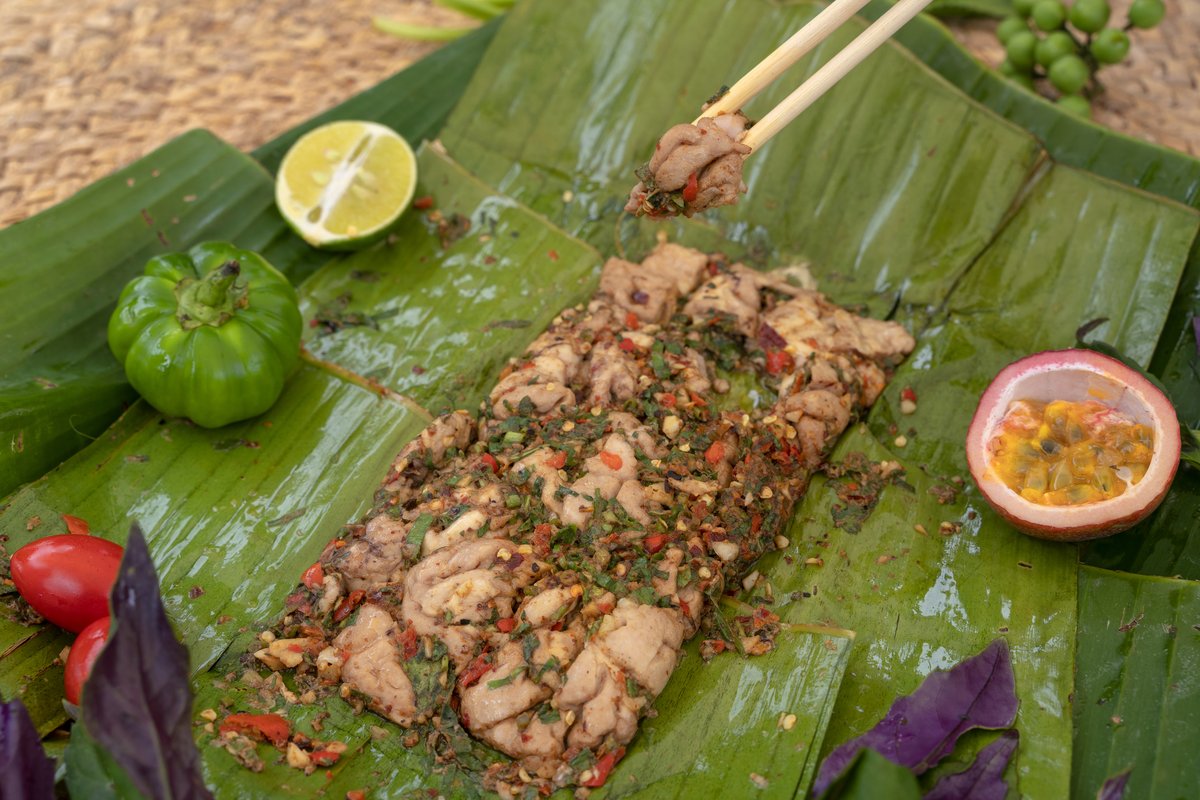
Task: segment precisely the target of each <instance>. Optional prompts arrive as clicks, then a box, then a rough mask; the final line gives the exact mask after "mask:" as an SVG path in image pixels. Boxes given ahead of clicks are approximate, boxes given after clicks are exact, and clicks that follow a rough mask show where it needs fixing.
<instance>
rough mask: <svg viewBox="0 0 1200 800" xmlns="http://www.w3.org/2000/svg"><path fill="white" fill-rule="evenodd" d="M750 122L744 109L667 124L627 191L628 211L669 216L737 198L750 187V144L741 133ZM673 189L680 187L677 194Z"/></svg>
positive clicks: (732, 200)
mask: <svg viewBox="0 0 1200 800" xmlns="http://www.w3.org/2000/svg"><path fill="white" fill-rule="evenodd" d="M748 125H749V121H748V120H747V119H746V117H745V116H743V115H742V114H741V113H740V112H738V113H734V114H723V115H721V116H719V117H715V118H712V117H704V118H702V119H699V120H697V121H696V124H695V125H686V124H685V125H675V126H672V127H671V128H668V129H667V132H666V133H664V134H663V135H662V138H660V139H659V140H658V143H657V144H656V145H655V146H654V155H653V156H651V158H650V162H649V163H648V164H646V166H645V167H643V168H641V169H639V170H638V176H639V177H640V178H641V180H640V181H638V183H637V185H636V186H634V187H633V189H632V190H631V191H630V192H629V202H628V203H626V205H625V210H626V211H628V212H629V213H630V214H637V215H639V216H640V215H642V214H648V215H650V216H652V217H668V216H676V215H678V214H684V215H686V216H689V217H690V216H692V214H695V213H697V212H699V211H705V210H707V209H709V208H713V207H715V206H721V205H730V204H732V203H736V202H737V200H738V196H739V195H741V194H742V193H744V192H745V191H746V184H745V183H743V181H742V162H743V160H744V159H745V157H746V155H748V154H749V153H750V148H749V147H747V146H746V145H744V144H742V143H741V142H740V141H739V139H740V138H741V136H742V134H743V133H744V132H745V130H746V128H747V127H748ZM673 193H678V197H677V198H676V197H675V196H674V195H673Z"/></svg>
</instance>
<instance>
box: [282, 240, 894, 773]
mask: <svg viewBox="0 0 1200 800" xmlns="http://www.w3.org/2000/svg"><path fill="white" fill-rule="evenodd" d="M912 347H913V339H912V337H911V336H909V334H908V333H907V332H906V331H905V330H904V328H902V327H901V326H900V325H898V324H896V323H893V322H880V321H877V320H871V319H865V318H862V317H858V316H855V315H853V314H851V313H849V312H847V311H845V310H844V309H841V308H839V307H837V306H835V305H833V304H831V303H830V302H828V301H827V300H826V299H825V298H824V297H823V296H822V295H820V294H819V293H817V292H815V291H810V290H805V289H801V288H798V287H796V286H794V285H793V284H791V283H789V282H788V281H787V280H785V279H784V278H783V277H782V274H781V273H774V274H772V273H758V272H755V271H754V270H751V269H748V268H746V267H744V266H742V265H740V264H727V263H725V262H724V261H723V260H721V259H720V258H717V257H709V256H706V255H705V254H703V253H700V252H697V251H695V250H690V249H687V248H684V247H680V246H678V245H673V244H662V245H660V246H659V247H658V248H656V249H655V250H654V251H653V252H652V253H651V254H650V255H649V256H648V257H647V258H646V259H645V260H644V261H643V262H642V263H641V264H635V263H632V262H627V261H622V260H620V259H610V260H609V261H608V262H607V263H606V264H605V266H604V269H603V273H602V276H601V280H600V289H599V291H598V292H597V294H596V295H595V297H594V298H593V299H592V301H591V302H590V303H588V304H587V305H586V306H578V307H576V308H572V309H568V310H566V311H564V312H562V314H560V315H559V316H558V318H557V319H556V320H555V321H554V322H553V324H552V325H551V326H550V327H549V329H548V330H546V331H545V332H544V333H542V334H541V335H540V336H538V338H537V339H536V340H535V341H534V342H533V344H531V345H530V346H529V348H528V349H527V350H526V352H525V354H524V355H523V356H522V357H520V358H519V359H516V360H515V361H514V362H513V363H511V364H510V365H509V366H508V368H507V369H506V370H505V371H504V373H503V375H502V377H501V378H500V380H499V382H498V383H497V384H496V386H495V387H494V388H493V389H492V391H491V393H490V395H489V397H488V398H487V400H486V401H485V402H484V403H483V406H482V410H481V413H480V414H479V416H478V418H473V417H472V416H470V415H468V414H467V413H466V412H462V411H458V412H455V413H453V414H448V415H445V416H443V417H440V418H438V419H436V420H435V421H434V422H433V423H432V424H431V425H430V426H429V428H428V429H427V430H426V431H425V432H424V433H422V434H421V435H420V436H419V437H418V438H417V439H415V440H414V441H413V442H411V443H410V444H409V445H408V446H406V447H405V448H404V450H403V451H402V452H401V453H400V454H399V456H398V457H397V458H396V460H395V462H394V464H393V465H392V468H391V470H390V472H389V475H388V476H387V479H386V480H385V481H384V483H383V486H382V488H381V489H380V491H379V492H378V493H377V495H376V504H375V507H374V509H373V510H372V511H371V512H369V513H368V514H367V515H366V516H365V518H364V519H363V520H362V521H361V523H360V524H358V525H355V526H352V529H351V532H350V534H349V535H347V536H345V537H343V538H340V539H338V540H336V541H335V542H333V543H331V545H330V546H329V547H328V548H327V549H326V552H325V554H324V555H323V556H322V558H321V561H320V562H319V564H317V565H314V567H313V568H312V569H310V570H309V571H308V572H306V573H305V582H304V586H303V587H301V589H300V590H299V591H298V592H297V593H296V594H294V595H293V596H292V598H290V599H289V609H291V612H290V613H289V615H288V616H287V617H286V618H285V620H284V625H283V626H282V627H281V630H280V636H279V639H277V640H276V641H275V642H273V643H271V645H270V646H269V647H267V648H264V649H263V650H261V651H259V657H260V659H262V660H263V661H264V662H266V663H268V664H270V665H272V666H275V667H276V668H286V667H291V668H295V669H297V670H298V671H300V672H303V673H304V675H306V676H308V677H307V678H305V679H306V680H309V681H313V682H315V683H316V684H318V685H319V684H324V685H328V686H336V685H337V684H339V683H341V684H342V687H343V692H342V694H343V696H347V697H350V698H351V699H353V698H359V699H360V701H361V702H363V703H365V704H366V705H368V706H369V707H370V708H372V709H374V710H375V711H377V712H378V713H379V714H381V715H382V716H384V717H387V718H388V719H390V720H392V721H393V722H395V723H397V724H398V725H401V726H405V727H410V726H414V725H415V726H421V725H422V724H426V723H430V722H431V721H433V722H436V723H437V725H436V730H439V731H441V734H439V735H445V732H446V731H447V725H451V724H455V725H456V724H459V723H461V725H462V727H463V728H465V730H466V731H468V732H469V733H470V734H471V735H473V736H474V737H476V738H478V739H479V740H482V741H483V742H486V743H487V744H489V745H491V746H492V747H494V748H496V749H497V750H499V751H501V752H503V753H505V754H507V755H508V756H509V757H510V758H511V759H512V760H511V761H510V762H507V763H500V764H493V765H492V766H490V767H488V768H487V770H486V772H485V773H484V774H483V775H482V776H481V777H482V780H483V781H484V783H485V785H486V786H488V787H489V788H491V789H493V790H495V791H498V792H500V793H501V794H503V795H505V796H509V797H515V796H523V793H524V792H525V790H526V789H527V788H528V787H530V786H533V787H534V788H536V789H539V790H549V789H552V788H555V787H562V786H570V785H577V786H583V787H595V786H599V785H601V784H602V783H603V782H604V780H605V779H606V778H607V775H608V773H609V771H610V770H611V769H612V768H613V766H614V764H615V763H616V762H617V761H618V760H619V758H620V757H621V755H622V754H623V753H624V752H625V748H626V746H627V745H628V744H629V743H630V741H631V740H632V739H633V737H634V736H635V734H636V732H637V729H638V724H639V721H640V720H641V719H642V718H643V717H644V716H645V715H646V713H647V712H648V711H649V710H650V708H651V706H652V704H653V702H654V699H655V697H657V696H658V694H659V693H660V692H661V691H662V690H663V687H664V686H665V685H666V683H667V681H668V680H669V679H670V677H671V673H672V671H673V670H674V669H675V667H676V665H677V663H678V661H679V658H680V651H681V648H682V646H683V644H684V642H686V641H687V640H688V639H690V638H691V637H693V636H694V635H696V633H697V632H698V631H699V630H700V629H701V628H702V627H705V626H706V620H712V619H713V615H712V612H713V611H714V609H713V606H712V603H713V601H714V598H718V597H720V595H721V594H722V592H723V591H724V590H725V587H726V586H734V585H736V583H735V581H737V580H738V579H739V576H741V575H742V574H743V573H744V572H746V571H747V570H748V569H749V567H750V565H751V564H753V563H754V561H755V560H756V559H757V558H758V557H759V556H760V555H762V554H763V553H764V552H766V551H768V550H771V549H774V548H775V547H776V546H777V545H776V537H777V536H779V535H780V533H781V530H782V528H783V526H784V525H785V524H786V521H787V520H788V518H789V515H790V512H791V509H792V507H793V505H794V503H795V502H796V500H797V498H799V497H800V496H802V495H803V493H804V490H805V487H806V486H807V483H808V480H809V478H810V476H811V475H812V473H813V471H814V470H815V469H816V468H818V467H819V466H820V465H821V463H822V461H823V459H824V458H825V455H826V454H827V453H828V451H829V449H830V448H831V447H832V445H833V443H834V441H835V439H836V437H837V436H838V435H839V434H840V433H841V432H842V431H843V430H844V429H845V428H846V426H847V425H848V424H849V423H850V422H851V420H852V419H854V418H855V417H856V416H857V415H859V414H860V413H861V412H862V411H863V410H864V409H866V408H867V407H868V406H870V405H871V403H872V402H874V400H875V399H876V398H877V397H878V396H879V393H880V392H881V391H882V389H883V387H884V385H885V383H886V381H887V378H888V374H889V371H890V370H891V369H892V367H893V366H895V365H896V364H897V363H898V362H899V361H900V360H901V359H902V358H903V357H904V356H905V355H906V354H907V353H908V352H909V351H911V349H912ZM739 371H751V372H755V373H757V374H759V375H760V376H761V377H762V379H763V382H764V384H765V385H766V386H768V387H770V388H771V389H773V390H775V391H777V393H778V394H777V399H776V401H775V402H774V404H773V405H772V406H770V407H769V408H765V409H761V410H759V411H756V412H751V411H747V410H742V409H741V408H739V407H738V406H737V404H736V403H735V402H733V401H732V400H730V399H726V398H724V397H723V395H724V394H726V393H728V392H729V384H728V382H727V381H725V380H723V379H722V378H721V377H720V375H721V374H733V373H736V372H739ZM723 408H725V409H727V410H722V409H723ZM719 635H720V634H718V633H711V636H712V637H718V636H719ZM735 638H737V641H736V642H732V644H733V645H734V646H736V647H739V648H744V649H745V650H746V651H747V652H751V653H754V652H764V651H766V650H768V649H770V647H772V646H773V645H772V642H771V641H769V640H767V639H761V640H760V639H757V638H754V637H749V638H746V639H742V638H741V637H740V636H737V637H735ZM279 642H285V644H284V645H281V646H278V647H277V645H279ZM276 651H278V652H276ZM289 651H299V652H303V653H311V654H315V655H314V656H313V657H311V658H309V659H307V660H301V659H299V658H292V659H291V661H290V663H282V664H281V663H280V658H279V657H281V656H286V655H287V652H289ZM431 664H432V665H433V666H434V668H435V669H436V670H437V671H438V677H437V680H436V681H431V680H430V679H429V678H428V674H429V673H428V668H429V667H430V665H431ZM421 675H423V676H425V677H423V678H422V677H418V676H421ZM297 680H298V681H299V680H301V676H300V675H298V676H297ZM430 687H432V690H433V692H434V696H435V698H436V700H435V701H433V704H432V705H431V704H430V703H431V701H430V700H429V699H428V696H429V692H430ZM447 715H449V716H447ZM456 719H457V722H456V721H455V720H456ZM427 730H433V729H427ZM419 739H423V737H419V736H416V735H414V736H413V741H414V742H415V741H418V740H419ZM434 740H436V741H441V740H440V739H437V737H434V739H433V740H431V741H434ZM454 752H455V751H454V749H453V748H452V747H449V746H446V747H445V748H444V749H443V750H441V751H438V756H439V758H442V759H452V758H455V756H454Z"/></svg>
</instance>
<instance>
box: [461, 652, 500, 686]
mask: <svg viewBox="0 0 1200 800" xmlns="http://www.w3.org/2000/svg"><path fill="white" fill-rule="evenodd" d="M491 668H492V664H491V662H490V661H489V660H488V654H487V653H480V654H479V656H478V657H476V659H475V660H474V661H472V662H471V663H470V664H468V665H467V668H466V669H464V670H463V671H462V672H461V673H460V674H459V676H458V685H459V686H461V687H462V688H463V689H466V688H467V687H469V686H474V685H475V684H477V683H479V679H480V678H482V677H483V676H484V675H486V674H487V673H488V670H490V669H491Z"/></svg>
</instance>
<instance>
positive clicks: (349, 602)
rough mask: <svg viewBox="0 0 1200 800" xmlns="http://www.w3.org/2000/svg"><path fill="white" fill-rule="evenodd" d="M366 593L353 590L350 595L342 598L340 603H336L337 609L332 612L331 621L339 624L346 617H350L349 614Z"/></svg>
mask: <svg viewBox="0 0 1200 800" xmlns="http://www.w3.org/2000/svg"><path fill="white" fill-rule="evenodd" d="M366 596H367V593H366V592H364V591H363V590H362V589H355V590H354V591H353V592H351V593H350V594H348V595H346V596H345V597H343V598H342V602H340V603H338V606H337V608H335V609H334V610H333V621H334V622H341V621H342V620H344V619H345V618H346V617H348V616H350V612H352V611H354V609H356V608H358V604H359V603H361V602H362V601H363V598H364V597H366Z"/></svg>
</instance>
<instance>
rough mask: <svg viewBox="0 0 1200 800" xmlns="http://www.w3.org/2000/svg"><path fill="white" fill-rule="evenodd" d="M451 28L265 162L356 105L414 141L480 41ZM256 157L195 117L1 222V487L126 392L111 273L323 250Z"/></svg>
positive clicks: (302, 257)
mask: <svg viewBox="0 0 1200 800" xmlns="http://www.w3.org/2000/svg"><path fill="white" fill-rule="evenodd" d="M494 31H495V25H494V24H490V25H485V26H483V27H482V28H480V29H479V30H478V31H476V32H474V33H472V34H471V35H470V36H468V37H465V38H464V39H463V40H461V41H459V42H455V43H454V44H452V45H450V46H448V47H446V48H444V49H443V50H441V51H439V52H437V53H435V54H434V55H433V56H431V57H430V58H428V59H425V60H422V61H421V62H418V63H417V64H415V65H413V66H412V67H411V68H409V69H407V70H404V71H402V72H400V73H398V74H397V75H396V76H394V77H392V78H390V79H388V80H387V81H385V82H383V83H381V84H380V85H379V86H377V87H375V88H373V89H371V90H368V91H366V92H364V93H362V94H361V95H359V96H358V97H356V98H354V99H352V100H350V101H348V102H346V103H344V104H342V105H341V106H338V107H337V108H334V109H331V110H330V111H328V112H326V113H325V114H322V115H320V116H318V117H316V118H314V119H313V120H311V121H310V122H308V123H306V124H305V125H302V126H300V127H298V128H297V129H295V130H293V131H290V132H288V133H287V134H285V135H283V136H281V137H279V138H278V139H276V140H274V141H272V142H269V143H267V144H266V145H263V146H262V147H261V148H259V149H258V150H257V151H255V153H254V155H255V157H256V158H258V159H259V160H260V161H261V162H262V163H263V164H264V165H265V166H266V167H267V168H269V169H271V170H274V169H275V167H277V166H278V163H279V161H280V159H282V157H283V154H284V152H286V150H287V148H288V147H289V146H290V145H291V144H292V142H294V141H295V140H296V139H297V138H299V136H300V135H301V134H302V133H303V132H305V131H306V130H308V129H310V128H312V127H315V126H316V125H318V124H321V123H323V122H327V121H331V120H334V119H348V118H356V117H357V118H361V117H367V118H370V119H375V120H378V121H381V122H384V123H385V124H388V125H390V126H391V127H393V128H394V129H395V130H397V131H399V132H400V133H401V134H402V135H403V136H405V137H407V138H408V139H409V140H410V141H412V142H414V143H420V142H421V141H422V140H423V139H425V138H431V137H432V136H433V135H434V133H436V131H437V130H438V128H440V127H441V124H442V122H443V120H444V119H445V118H446V115H447V114H448V113H449V111H450V109H451V108H453V106H454V104H455V103H456V102H457V101H458V98H459V95H460V94H461V93H462V90H463V88H464V87H465V85H466V82H467V79H468V78H469V77H470V76H471V74H472V73H473V72H474V69H475V65H476V64H477V63H478V60H479V58H480V56H481V55H482V53H483V51H484V49H485V48H486V47H487V45H488V43H489V42H490V41H491V37H492V34H493V32H494ZM274 197H275V195H274V182H273V181H272V179H271V178H270V176H269V175H268V174H267V173H266V172H264V171H263V169H262V167H260V166H259V165H258V164H256V163H255V162H254V161H253V160H252V159H250V158H248V157H246V156H245V155H243V154H242V153H239V152H237V151H236V150H234V149H232V148H230V147H228V146H227V145H225V144H224V143H222V142H220V141H218V140H217V139H216V138H214V137H213V136H212V135H211V134H209V133H207V132H204V131H193V132H191V133H188V134H185V135H183V136H181V137H180V138H178V139H176V140H174V141H173V142H170V143H169V144H167V145H164V146H163V147H161V148H159V149H158V150H156V151H154V152H153V153H151V154H150V155H148V156H146V157H145V158H143V159H141V160H139V161H137V162H136V163H134V164H132V165H130V166H129V167H127V168H125V169H123V170H120V171H118V172H116V173H114V174H113V175H111V176H110V177H108V178H105V179H103V180H101V181H98V182H97V183H95V184H93V185H91V186H89V187H88V188H86V189H84V190H83V191H81V192H80V193H79V194H77V195H76V196H74V197H72V198H70V199H69V200H67V201H65V202H63V203H61V204H59V205H57V206H55V207H54V208H52V209H50V210H49V211H46V212H44V213H42V214H39V215H37V216H36V217H34V218H32V219H29V220H26V221H24V222H21V223H18V224H16V225H14V226H12V227H10V228H7V229H4V230H0V260H2V262H3V263H5V264H8V265H20V266H19V268H16V267H15V266H14V268H12V269H11V271H10V277H8V278H6V279H5V280H4V287H5V289H6V290H7V295H6V296H7V297H8V298H9V300H8V301H7V305H6V306H5V311H4V313H2V314H0V344H3V348H0V497H3V496H5V495H7V494H8V493H10V492H11V491H12V490H13V489H15V488H16V487H17V486H19V485H20V484H22V483H25V482H26V481H30V480H33V479H34V478H37V477H39V476H41V475H43V474H45V473H46V472H47V471H48V470H49V469H51V468H52V467H54V466H55V465H57V464H59V463H60V462H62V461H63V460H64V459H65V458H67V457H68V456H70V455H71V454H72V453H74V452H75V451H77V450H79V449H80V448H81V447H83V446H84V445H85V444H87V443H88V442H89V441H91V440H92V439H95V438H96V437H97V436H99V435H100V434H101V433H102V432H103V431H104V429H105V428H107V427H108V425H109V424H110V423H111V422H112V421H113V420H114V419H116V417H117V416H118V415H119V414H120V413H121V411H122V410H123V409H124V408H125V407H127V406H128V405H129V404H130V403H131V402H133V400H134V399H136V394H135V393H134V392H133V391H132V389H131V388H130V387H129V385H128V384H127V382H126V381H125V375H124V370H123V369H122V368H121V366H120V365H119V364H118V363H117V361H116V360H115V359H114V358H112V356H111V355H110V354H109V352H108V346H107V344H106V341H105V334H104V332H105V326H106V325H107V324H108V316H109V314H110V313H111V312H112V307H113V305H114V304H115V303H116V297H117V295H118V294H119V293H120V290H121V287H123V286H124V285H125V283H126V282H127V281H128V280H129V279H130V278H132V277H133V276H134V275H137V274H139V273H140V272H141V270H142V268H143V267H144V266H145V263H146V260H147V259H148V258H149V257H150V256H153V255H157V254H159V253H163V252H170V251H174V250H183V249H186V248H187V247H189V246H191V245H192V244H195V243H196V242H200V241H205V240H210V239H235V240H237V242H238V243H239V244H240V245H241V246H243V247H247V248H250V249H254V250H259V251H262V252H263V253H264V255H266V256H267V258H268V260H269V261H271V263H272V264H274V265H275V266H276V267H278V268H279V269H281V270H282V271H283V272H284V273H285V274H287V275H288V276H289V277H291V278H292V279H293V280H294V281H297V282H299V281H300V280H303V279H304V278H305V277H307V276H308V275H310V274H312V272H313V271H314V270H315V269H316V267H317V266H319V265H320V264H322V263H324V262H325V261H326V260H328V256H326V255H323V254H321V253H318V252H316V251H314V250H311V249H309V248H308V247H306V246H304V244H303V243H302V242H301V241H300V240H299V239H298V238H297V237H295V236H293V235H292V234H291V231H290V230H289V229H288V227H287V226H286V225H285V224H284V222H283V220H282V218H281V217H280V216H279V214H278V213H277V212H276V210H275V201H274Z"/></svg>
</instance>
